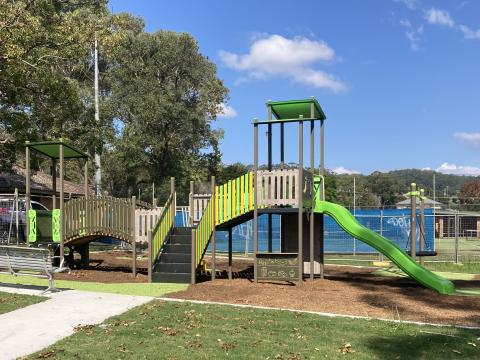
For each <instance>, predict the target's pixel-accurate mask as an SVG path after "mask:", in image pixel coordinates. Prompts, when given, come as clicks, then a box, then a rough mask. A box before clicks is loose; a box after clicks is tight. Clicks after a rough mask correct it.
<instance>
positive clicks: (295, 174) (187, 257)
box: [149, 98, 454, 294]
mask: <svg viewBox="0 0 480 360" xmlns="http://www.w3.org/2000/svg"><path fill="white" fill-rule="evenodd" d="M267 110H268V119H267V120H266V121H259V120H257V119H255V120H254V122H253V126H254V169H253V171H252V172H249V173H247V174H245V175H243V176H240V177H238V178H236V179H233V180H231V181H229V182H228V183H226V184H222V185H220V186H217V185H216V184H215V179H214V178H212V183H211V194H210V195H205V194H195V191H194V186H193V185H191V191H190V204H191V219H192V222H191V224H190V225H191V227H187V228H185V227H184V228H175V226H174V222H173V220H172V218H173V217H172V209H174V206H175V205H174V202H175V198H176V195H175V191H174V187H172V191H171V195H170V197H169V199H168V200H167V203H166V204H165V209H166V213H164V216H163V217H162V218H161V219H160V220H159V222H158V223H157V225H156V226H155V228H154V229H153V230H152V234H151V240H150V242H149V244H150V254H151V259H150V266H149V279H150V280H152V281H174V282H188V280H189V278H190V282H191V283H195V281H196V276H197V270H198V269H199V267H200V266H201V263H202V259H203V257H204V255H205V252H206V250H207V247H208V246H210V248H211V257H212V263H211V268H212V269H211V276H212V279H214V278H215V274H216V269H215V256H216V246H215V245H216V244H215V232H216V231H218V230H224V231H228V233H229V237H228V242H229V277H231V264H232V253H231V248H232V246H231V243H232V235H231V234H232V228H233V227H234V226H235V225H238V224H240V223H242V222H245V221H248V220H250V219H253V222H254V249H253V252H254V254H253V255H254V281H259V280H287V281H302V280H303V279H304V275H305V274H308V275H309V278H310V279H311V280H313V279H314V278H315V275H318V276H319V277H320V278H323V276H324V268H323V265H324V241H323V240H324V239H323V235H324V234H323V222H324V218H323V216H324V215H325V214H326V215H329V216H330V217H331V218H332V219H334V220H335V221H336V222H337V223H338V224H339V225H340V227H341V228H342V229H343V230H344V231H345V232H347V233H348V234H350V235H351V236H353V237H354V238H356V239H358V240H361V241H363V242H365V243H366V244H368V245H370V246H372V247H373V248H375V249H376V250H378V251H379V252H381V253H382V254H384V255H385V256H386V257H388V258H389V259H390V260H391V261H392V262H393V263H394V264H395V265H396V266H398V267H399V268H400V269H402V270H403V271H404V272H405V273H406V274H408V275H409V276H411V277H412V278H413V279H415V280H416V281H418V282H419V283H421V284H423V285H424V286H426V287H429V288H431V289H434V290H436V291H438V292H439V293H442V294H448V293H452V292H453V291H454V285H453V284H452V283H451V282H450V281H448V280H446V279H443V278H441V277H439V276H437V275H435V274H433V273H432V272H431V271H429V270H427V269H425V268H424V267H422V266H420V265H419V264H418V263H417V262H416V261H415V258H416V256H417V255H420V256H426V255H427V254H425V253H422V245H421V250H420V252H419V253H417V252H416V246H415V245H414V244H416V234H415V230H413V229H416V225H415V224H416V211H415V210H414V211H412V218H411V224H412V231H411V235H410V236H411V239H413V240H412V241H411V243H412V246H411V253H410V256H409V255H408V254H407V253H406V252H405V251H404V250H403V249H401V248H400V247H399V246H397V245H396V244H395V243H393V242H391V241H389V240H388V239H386V238H384V237H383V236H381V235H379V234H377V233H375V232H374V231H372V230H370V229H368V228H366V227H364V226H362V225H360V224H359V223H358V222H357V221H356V220H355V218H354V217H353V215H352V214H351V213H350V212H349V211H348V210H347V209H345V208H343V207H342V206H340V205H336V204H333V203H329V202H327V201H325V198H324V196H325V190H324V180H323V171H324V151H323V143H324V141H323V139H324V121H325V119H326V117H325V115H324V113H323V110H322V109H321V107H320V105H319V104H318V102H317V101H316V100H315V99H314V98H311V99H307V100H296V101H285V102H268V103H267ZM273 116H274V117H275V118H274V117H273ZM316 121H317V122H318V121H319V122H320V168H319V171H318V174H316V173H315V168H314V149H315V135H314V130H315V122H316ZM304 122H310V169H309V170H305V169H304V166H303V126H304ZM286 123H297V124H298V144H299V159H298V168H297V169H290V168H289V169H286V168H284V149H285V147H284V124H286ZM260 125H267V127H268V131H267V136H268V150H267V156H268V164H267V170H259V164H258V127H259V126H260ZM273 125H280V164H281V166H280V169H273V167H272V164H273V160H272V126H273ZM417 197H420V200H421V199H422V196H421V193H418V194H417V193H416V189H412V194H411V198H412V203H413V201H415V202H414V204H415V207H416V198H417ZM200 198H201V205H200V204H198V203H196V200H198V199H200ZM199 209H203V211H200V210H199ZM412 209H413V207H412ZM199 212H201V216H199ZM422 213H423V212H422ZM273 214H279V215H280V216H281V233H282V242H281V252H272V251H271V218H270V217H271V215H273ZM259 215H266V216H268V217H269V221H268V223H269V225H268V233H269V234H268V242H269V244H268V251H267V252H259V251H258V217H259ZM193 219H195V221H193ZM421 221H422V224H423V220H421ZM423 231H424V230H423ZM307 239H308V241H306V240H307ZM421 244H422V242H421ZM188 261H190V264H189V263H188Z"/></svg>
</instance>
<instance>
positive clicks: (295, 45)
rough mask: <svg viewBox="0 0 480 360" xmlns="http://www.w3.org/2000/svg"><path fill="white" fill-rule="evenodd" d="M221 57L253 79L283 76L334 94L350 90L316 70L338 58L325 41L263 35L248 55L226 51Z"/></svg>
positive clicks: (256, 40)
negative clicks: (321, 64) (316, 67)
mask: <svg viewBox="0 0 480 360" xmlns="http://www.w3.org/2000/svg"><path fill="white" fill-rule="evenodd" d="M219 56H220V59H221V61H222V62H223V63H224V65H225V66H227V67H229V68H232V69H235V70H239V71H244V72H246V73H247V74H248V77H249V78H250V79H256V80H257V79H268V78H271V77H275V76H281V77H287V78H291V79H292V80H294V81H295V82H298V83H300V84H303V85H309V86H313V87H318V88H326V89H329V90H331V91H333V92H341V91H344V90H346V86H345V84H343V83H342V82H341V81H340V80H338V79H336V78H335V77H334V76H332V75H330V74H328V73H326V72H324V71H321V70H317V69H315V68H313V67H312V66H313V65H315V64H318V63H320V62H324V63H325V62H331V61H334V60H336V59H337V58H336V56H335V51H334V50H333V49H332V48H331V47H329V46H328V45H327V43H325V42H324V41H315V40H310V39H307V38H304V37H294V38H292V39H287V38H285V37H283V36H281V35H276V34H273V35H263V36H261V37H257V38H255V39H254V40H253V42H252V45H251V46H250V50H249V52H248V53H247V54H243V55H239V54H234V53H231V52H228V51H223V50H222V51H220V52H219ZM242 81H243V79H242Z"/></svg>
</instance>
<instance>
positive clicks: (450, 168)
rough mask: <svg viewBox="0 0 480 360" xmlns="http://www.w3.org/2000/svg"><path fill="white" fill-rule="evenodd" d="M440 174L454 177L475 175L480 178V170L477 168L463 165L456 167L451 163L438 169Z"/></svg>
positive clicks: (444, 164)
mask: <svg viewBox="0 0 480 360" xmlns="http://www.w3.org/2000/svg"><path fill="white" fill-rule="evenodd" d="M436 170H437V171H438V172H441V173H444V174H454V175H473V176H479V175H480V168H478V167H475V166H468V165H467V166H463V165H455V164H449V163H446V162H445V163H443V164H442V165H440V166H439V167H438V168H437V169H436Z"/></svg>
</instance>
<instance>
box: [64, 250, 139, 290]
mask: <svg viewBox="0 0 480 360" xmlns="http://www.w3.org/2000/svg"><path fill="white" fill-rule="evenodd" d="M137 255H138V256H137V276H136V277H134V276H133V274H132V253H131V251H101V252H91V253H90V266H89V267H88V268H86V269H74V270H71V271H70V273H60V274H57V275H56V276H55V278H56V279H61V280H75V281H87V282H102V283H133V282H138V283H142V282H147V280H148V278H147V263H148V262H147V260H146V259H145V258H143V257H142V256H141V254H137Z"/></svg>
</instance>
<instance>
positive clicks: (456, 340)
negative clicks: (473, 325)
mask: <svg viewBox="0 0 480 360" xmlns="http://www.w3.org/2000/svg"><path fill="white" fill-rule="evenodd" d="M420 331H422V330H420ZM465 335H466V336H456V335H448V334H441V333H438V334H435V333H433V332H428V333H427V332H426V333H421V332H420V333H418V332H416V333H413V332H412V334H404V333H403V334H398V335H394V336H389V337H388V338H386V337H372V338H370V339H366V341H365V344H364V346H365V347H366V348H367V349H368V351H369V352H371V353H372V355H373V354H375V355H376V356H372V358H376V359H442V360H443V359H458V358H464V359H478V358H479V357H480V351H479V350H478V348H477V347H475V346H474V345H472V344H475V342H477V341H476V338H475V336H474V332H471V335H469V334H465Z"/></svg>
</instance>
